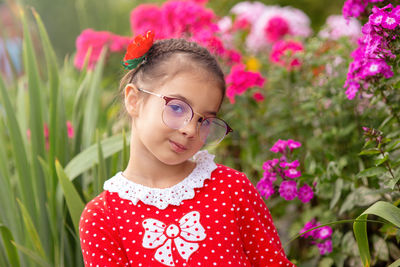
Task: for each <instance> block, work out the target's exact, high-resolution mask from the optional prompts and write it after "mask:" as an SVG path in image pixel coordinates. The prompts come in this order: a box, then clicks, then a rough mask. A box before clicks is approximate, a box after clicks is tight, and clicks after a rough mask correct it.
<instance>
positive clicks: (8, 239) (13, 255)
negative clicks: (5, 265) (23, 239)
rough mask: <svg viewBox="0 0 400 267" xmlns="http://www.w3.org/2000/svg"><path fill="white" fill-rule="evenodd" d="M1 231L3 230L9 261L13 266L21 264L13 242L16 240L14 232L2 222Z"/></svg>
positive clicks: (2, 234)
mask: <svg viewBox="0 0 400 267" xmlns="http://www.w3.org/2000/svg"><path fill="white" fill-rule="evenodd" d="M0 232H1V237H2V239H3V245H4V247H5V249H6V251H7V256H8V261H9V263H10V264H11V266H16V267H18V266H20V263H19V258H18V251H17V249H16V248H15V246H14V245H13V244H12V242H13V241H14V238H13V235H12V233H11V232H10V230H9V229H8V228H7V227H6V226H5V225H3V224H0Z"/></svg>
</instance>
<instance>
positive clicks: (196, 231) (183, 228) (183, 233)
mask: <svg viewBox="0 0 400 267" xmlns="http://www.w3.org/2000/svg"><path fill="white" fill-rule="evenodd" d="M142 225H143V227H144V229H145V233H144V237H143V242H142V246H143V247H145V248H158V249H157V251H156V253H155V254H154V258H155V259H156V260H157V261H159V262H160V263H162V264H164V265H167V266H175V264H174V259H173V257H172V251H171V250H172V241H174V244H175V247H176V249H177V251H178V253H179V255H180V256H181V257H182V258H183V259H185V260H186V261H187V260H188V259H189V257H190V255H192V253H193V252H195V251H196V250H197V249H198V248H199V245H198V244H197V243H196V242H199V241H202V240H204V239H205V238H206V234H205V231H204V228H203V226H202V225H201V224H200V213H199V212H198V211H192V212H189V213H187V214H186V215H184V216H183V217H182V218H181V219H180V220H179V226H178V225H176V224H170V225H168V226H167V225H166V224H165V223H163V222H161V221H159V220H156V219H146V220H144V221H143V223H142Z"/></svg>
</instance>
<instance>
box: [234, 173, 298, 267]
mask: <svg viewBox="0 0 400 267" xmlns="http://www.w3.org/2000/svg"><path fill="white" fill-rule="evenodd" d="M236 183H237V184H239V186H238V187H236V190H237V191H236V192H234V203H235V204H234V205H235V206H234V208H235V210H236V214H237V216H238V218H237V221H238V224H239V230H240V234H241V238H242V242H243V245H244V250H245V253H246V254H247V256H248V258H249V260H250V261H251V263H252V266H257V267H258V266H274V267H275V266H277V267H278V266H295V265H294V264H293V263H291V262H290V261H289V260H288V259H287V258H286V255H285V252H284V250H283V248H282V244H281V241H280V238H279V236H278V233H277V231H276V229H275V226H274V224H273V221H272V218H271V214H270V212H269V210H268V208H267V206H266V205H265V203H264V201H263V199H262V197H261V195H260V194H259V192H258V191H257V189H256V188H255V187H254V185H253V184H252V183H251V182H250V181H249V179H248V178H247V177H246V176H245V175H244V174H241V173H240V174H238V175H237V179H236Z"/></svg>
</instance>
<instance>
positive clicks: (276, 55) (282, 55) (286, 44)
mask: <svg viewBox="0 0 400 267" xmlns="http://www.w3.org/2000/svg"><path fill="white" fill-rule="evenodd" d="M303 50H304V48H303V45H302V43H300V42H296V41H283V40H281V41H278V42H276V43H275V44H274V45H273V46H272V50H271V54H270V60H271V61H272V62H274V63H276V64H278V65H281V66H283V67H285V68H287V69H288V70H291V69H293V68H295V67H299V66H301V62H300V60H299V59H298V58H296V57H294V55H295V54H297V53H299V52H301V51H303Z"/></svg>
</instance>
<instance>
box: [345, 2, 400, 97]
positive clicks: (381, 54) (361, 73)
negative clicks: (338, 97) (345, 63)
mask: <svg viewBox="0 0 400 267" xmlns="http://www.w3.org/2000/svg"><path fill="white" fill-rule="evenodd" d="M399 24H400V6H396V7H393V6H392V5H391V4H389V5H387V6H385V7H383V8H377V7H374V8H373V9H372V14H371V15H370V16H369V21H368V22H367V23H366V24H365V25H364V26H363V28H362V32H363V36H362V37H361V38H360V39H359V40H358V48H357V49H356V50H355V51H354V52H353V53H352V57H353V58H354V61H353V62H352V63H351V64H350V66H349V71H348V74H347V80H346V83H345V85H344V87H345V88H347V90H346V95H347V98H348V99H353V98H354V97H355V95H356V94H357V92H358V91H359V90H360V88H361V87H363V88H368V86H369V83H370V81H371V80H372V79H374V78H379V77H384V78H390V77H392V76H393V70H392V67H391V65H390V61H391V60H393V59H395V58H396V54H395V53H393V52H394V51H392V49H393V45H392V43H393V42H394V41H395V40H396V38H397V37H398V33H399Z"/></svg>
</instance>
